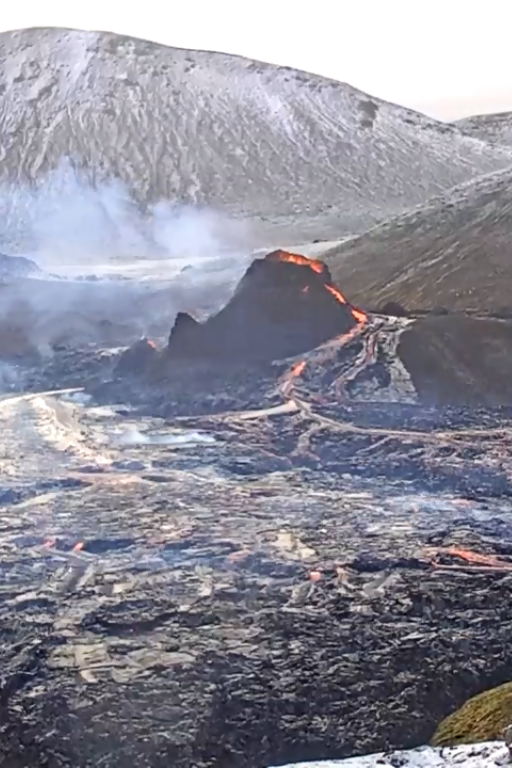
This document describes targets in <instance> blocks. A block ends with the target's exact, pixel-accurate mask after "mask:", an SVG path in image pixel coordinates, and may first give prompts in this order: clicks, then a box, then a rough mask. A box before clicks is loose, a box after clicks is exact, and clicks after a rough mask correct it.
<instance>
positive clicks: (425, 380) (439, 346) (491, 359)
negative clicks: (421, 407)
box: [398, 315, 512, 406]
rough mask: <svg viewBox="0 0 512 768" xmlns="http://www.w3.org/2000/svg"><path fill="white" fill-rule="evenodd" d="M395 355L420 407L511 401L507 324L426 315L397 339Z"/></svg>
mask: <svg viewBox="0 0 512 768" xmlns="http://www.w3.org/2000/svg"><path fill="white" fill-rule="evenodd" d="M398 355H399V357H400V359H401V360H402V362H403V364H404V365H405V367H406V369H407V371H408V372H409V374H410V376H411V379H412V382H413V384H414V387H415V389H416V391H417V393H418V397H419V399H420V400H421V402H423V403H428V404H433V405H448V404H454V403H458V404H464V405H487V406H496V405H503V404H509V403H511V402H512V322H510V321H506V320H496V319H491V318H477V317H468V316H466V315H449V316H444V317H443V316H437V317H436V316H433V315H430V316H428V317H425V318H421V319H418V320H417V321H416V322H415V323H414V324H412V325H411V326H410V328H409V329H407V330H406V331H405V332H404V333H403V334H402V336H401V339H400V343H399V346H398Z"/></svg>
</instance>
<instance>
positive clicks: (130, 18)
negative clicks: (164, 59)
mask: <svg viewBox="0 0 512 768" xmlns="http://www.w3.org/2000/svg"><path fill="white" fill-rule="evenodd" d="M44 26H59V27H72V28H78V29H89V30H108V31H110V32H117V33H120V34H124V35H133V36H135V37H142V38H145V39H148V40H154V41H156V42H159V43H164V44H166V45H172V46H178V47H182V48H200V49H206V50H214V51H223V52H225V53H235V54H239V55H242V56H247V57H249V58H254V59H259V60H261V61H268V62H271V63H273V64H283V65H286V66H291V67H295V68H297V69H303V70H307V71H309V72H315V73H317V74H320V75H325V76H327V77H332V78H334V79H336V80H342V81H345V82H347V83H350V84H351V85H353V86H355V87H357V88H360V89H361V90H363V91H367V92H368V93H370V94H371V95H373V96H378V97H380V98H383V99H387V100H388V101H392V102H395V103H398V104H403V105H405V106H408V107H411V108H413V109H418V110H421V111H424V112H427V113H428V114H431V115H433V116H434V117H438V118H441V119H445V120H450V119H455V118H457V117H464V116H466V115H469V114H476V113H481V112H499V111H506V110H512V66H511V64H510V54H509V50H510V44H511V42H510V37H511V30H512V2H511V1H510V0H485V1H484V0H477V1H476V2H474V3H471V2H469V0H429V1H428V2H427V1H426V0H306V2H300V0H253V2H251V1H250V0H249V2H240V0H185V2H183V0H175V2H170V1H169V0H143V1H142V2H135V3H130V2H127V1H126V0H85V2H84V1H81V2H80V1H79V2H76V1H75V2H70V0H44V2H41V0H20V2H18V3H5V8H4V7H3V8H2V13H1V14H0V30H1V31H7V30H12V29H21V28H23V27H44Z"/></svg>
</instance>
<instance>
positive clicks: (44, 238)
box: [0, 161, 252, 357]
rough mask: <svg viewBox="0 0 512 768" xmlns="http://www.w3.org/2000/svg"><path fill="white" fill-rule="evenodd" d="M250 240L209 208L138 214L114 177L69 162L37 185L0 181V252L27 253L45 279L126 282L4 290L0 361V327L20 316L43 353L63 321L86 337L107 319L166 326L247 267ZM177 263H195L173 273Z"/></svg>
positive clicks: (205, 306) (244, 229) (34, 284)
mask: <svg viewBox="0 0 512 768" xmlns="http://www.w3.org/2000/svg"><path fill="white" fill-rule="evenodd" d="M251 240H252V232H251V231H250V229H249V227H248V225H247V224H246V223H244V222H240V221H237V220H234V219H232V218H230V217H229V216H228V215H226V214H225V213H221V212H218V211H214V210H211V209H207V208H198V207H192V206H184V205H179V204H175V203H171V202H165V201H162V202H159V203H157V204H156V205H154V206H151V207H148V208H147V209H145V210H143V209H142V207H141V206H139V205H138V204H137V203H136V202H135V200H134V199H133V197H132V196H131V195H130V193H129V191H128V189H127V188H126V187H125V186H124V185H123V184H122V183H121V182H119V181H116V180H110V181H105V182H101V183H92V182H91V180H90V179H88V177H87V176H86V175H85V174H84V173H83V172H80V171H78V170H77V169H75V168H74V167H73V166H72V164H71V163H70V162H69V161H63V162H62V163H61V164H60V165H59V167H58V168H56V169H55V170H53V171H51V172H49V173H48V174H47V175H46V176H44V177H42V178H41V180H40V181H38V182H37V183H34V184H28V183H10V184H3V185H0V253H5V254H7V255H16V254H17V255H24V256H28V257H29V258H32V259H33V260H34V261H35V262H36V263H37V264H38V265H39V266H40V267H41V268H42V269H43V270H44V271H45V272H46V273H51V274H53V276H55V275H60V276H64V277H67V278H74V277H77V276H84V275H88V276H91V274H93V275H95V276H96V277H107V276H110V277H111V276H112V275H113V274H116V275H117V276H119V273H121V275H124V276H125V277H130V278H132V280H129V281H128V283H127V282H126V281H122V282H120V281H118V280H116V281H112V280H108V281H101V282H100V283H98V284H93V283H91V282H90V281H89V282H87V281H86V282H84V281H81V282H80V281H75V280H72V281H70V280H69V279H68V280H67V281H64V282H62V281H60V280H55V279H53V280H50V279H49V280H38V281H28V282H29V283H30V285H26V284H24V283H23V284H17V285H14V284H13V286H12V287H9V286H8V287H4V289H3V291H2V296H1V298H2V302H0V357H1V356H2V343H1V342H2V338H1V337H2V333H3V329H2V326H3V327H6V323H7V325H9V326H10V325H12V323H13V322H14V324H15V325H16V324H17V323H18V319H19V318H21V320H22V321H23V322H22V324H23V334H27V333H29V334H30V337H31V341H33V342H34V343H35V344H36V346H37V347H38V348H39V349H46V348H48V346H49V345H51V344H52V343H53V342H54V341H55V339H56V338H59V334H60V335H62V330H63V329H64V330H66V329H68V328H70V325H71V327H72V328H73V329H75V330H76V333H77V334H79V335H80V334H81V336H82V338H84V339H91V340H95V339H96V329H97V328H98V327H99V324H100V323H103V327H105V324H108V323H112V322H113V323H115V324H119V323H121V324H122V323H125V324H128V330H127V333H128V335H130V334H131V333H132V330H130V329H133V334H134V335H135V336H137V334H139V335H141V334H142V333H143V332H145V331H146V330H147V327H148V324H149V326H150V327H154V326H155V324H156V325H159V323H160V321H162V323H163V326H164V327H167V329H169V328H170V325H169V323H171V322H172V319H173V317H174V315H175V312H176V311H179V310H180V309H185V310H189V311H194V310H195V309H196V308H199V310H200V311H201V308H202V310H203V311H205V312H208V311H211V309H209V307H211V304H212V301H213V303H215V301H216V300H217V299H219V301H220V302H221V303H222V302H223V301H225V300H227V297H226V292H227V291H230V290H232V288H233V287H234V285H235V284H236V282H237V281H238V280H239V279H240V277H241V275H242V274H243V272H244V271H245V268H246V267H247V264H248V263H249V261H250V260H251V256H250V254H251V251H252V243H251ZM150 262H153V264H150ZM185 265H192V266H195V267H197V269H193V270H191V271H189V272H184V273H183V275H179V274H178V273H179V272H180V270H181V269H182V268H183V267H184V266H185ZM176 275H178V277H176ZM134 278H135V279H134ZM0 287H1V286H0ZM173 313H174V314H173ZM9 334H10V335H12V334H11V333H10V332H9ZM6 338H7V336H6Z"/></svg>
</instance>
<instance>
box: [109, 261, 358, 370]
mask: <svg viewBox="0 0 512 768" xmlns="http://www.w3.org/2000/svg"><path fill="white" fill-rule="evenodd" d="M363 317H364V315H363V313H361V312H360V311H359V310H357V309H355V308H354V307H352V306H351V305H350V304H348V302H347V301H346V300H345V298H344V297H343V295H342V294H341V293H340V292H339V291H338V289H337V288H335V286H334V285H333V284H332V282H331V275H330V272H329V270H328V268H327V267H326V265H325V264H324V263H323V262H321V261H316V260H313V259H308V258H306V257H304V256H298V255H296V254H291V253H288V252H286V251H273V252H272V253H269V254H267V256H265V258H263V259H258V260H256V261H254V262H253V263H252V264H251V265H250V267H249V268H248V269H247V271H246V273H245V275H244V277H243V278H242V280H241V281H240V283H239V285H238V287H237V289H236V291H235V294H234V295H233V297H232V298H231V300H230V301H229V302H228V303H227V304H226V306H225V307H223V308H222V309H221V310H220V311H219V312H218V313H216V314H214V315H212V316H211V317H209V318H208V319H207V320H206V321H205V322H202V323H201V322H198V321H197V320H195V319H194V318H193V317H192V316H191V315H189V314H188V313H186V312H179V313H178V314H177V316H176V320H175V322H174V326H173V328H172V330H171V333H170V336H169V341H168V344H167V346H166V347H165V349H164V350H163V351H162V352H160V353H158V354H157V353H156V352H155V349H154V348H152V346H151V343H149V342H148V341H147V339H142V340H140V341H138V342H137V343H136V344H134V345H133V346H132V347H130V348H129V349H127V350H126V352H125V353H124V354H123V355H122V356H121V358H120V360H119V363H118V365H117V368H116V373H117V374H119V375H120V376H125V375H126V374H127V373H131V374H132V375H142V374H146V373H148V372H152V373H157V374H158V373H161V372H162V371H163V370H165V371H167V369H168V367H169V368H171V369H172V367H173V364H174V361H180V363H181V364H183V363H185V364H187V363H193V364H194V366H196V365H197V364H201V365H203V364H204V365H206V366H207V367H208V368H211V367H212V366H214V367H215V364H216V363H219V367H221V368H222V370H223V371H225V370H226V368H225V367H226V364H227V365H229V366H234V367H237V368H238V367H243V366H245V365H247V363H252V364H261V363H263V364H264V363H270V362H272V361H273V360H278V359H284V358H287V357H292V356H294V355H298V354H301V353H303V352H307V351H309V350H311V349H314V348H315V347H317V346H318V345H319V344H322V342H324V341H327V340H328V339H331V338H332V337H334V336H337V335H339V334H343V333H346V332H347V331H349V330H351V329H352V328H354V326H355V325H356V324H357V322H359V321H360V320H361V319H362V318H363ZM180 370H182V368H180Z"/></svg>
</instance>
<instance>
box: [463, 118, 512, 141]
mask: <svg viewBox="0 0 512 768" xmlns="http://www.w3.org/2000/svg"><path fill="white" fill-rule="evenodd" d="M454 125H456V126H457V128H459V129H460V130H461V131H463V133H465V134H467V135H468V136H473V137H474V138H476V139H483V141H490V142H492V143H494V144H501V145H504V146H507V147H512V112H497V113H495V114H491V115H475V116H474V117H465V118H463V119H462V120H457V121H456V122H455V123H454Z"/></svg>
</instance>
